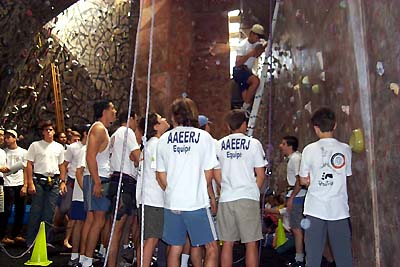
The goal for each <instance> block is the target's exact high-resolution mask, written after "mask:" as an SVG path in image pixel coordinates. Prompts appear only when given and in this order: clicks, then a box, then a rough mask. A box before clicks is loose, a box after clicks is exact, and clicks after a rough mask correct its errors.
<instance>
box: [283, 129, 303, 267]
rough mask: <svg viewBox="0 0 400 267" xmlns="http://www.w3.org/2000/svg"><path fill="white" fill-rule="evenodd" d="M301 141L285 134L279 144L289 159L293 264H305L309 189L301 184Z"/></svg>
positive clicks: (289, 201) (288, 194) (288, 200)
mask: <svg viewBox="0 0 400 267" xmlns="http://www.w3.org/2000/svg"><path fill="white" fill-rule="evenodd" d="M298 146H299V141H298V140H297V138H296V137H295V136H290V135H288V136H285V137H283V138H282V142H281V144H280V145H279V149H280V150H281V152H282V154H283V155H284V156H285V157H286V158H287V159H288V162H287V176H286V179H287V182H288V185H289V188H288V191H289V192H288V193H287V195H286V197H287V200H286V208H287V211H288V213H289V222H290V228H291V230H292V232H293V235H294V240H295V246H296V256H295V263H294V265H293V266H296V267H297V266H304V245H303V242H304V238H303V230H302V229H301V225H300V223H301V220H302V219H303V206H304V197H305V195H306V193H307V190H305V189H302V188H301V185H300V176H299V171H300V161H301V153H300V152H299V151H297V147H298Z"/></svg>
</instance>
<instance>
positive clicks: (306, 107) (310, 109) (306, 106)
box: [304, 101, 312, 114]
mask: <svg viewBox="0 0 400 267" xmlns="http://www.w3.org/2000/svg"><path fill="white" fill-rule="evenodd" d="M304 109H305V110H307V111H308V112H309V113H310V114H311V113H312V108H311V101H309V102H308V103H307V104H306V105H305V106H304Z"/></svg>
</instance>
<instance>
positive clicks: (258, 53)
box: [254, 44, 265, 57]
mask: <svg viewBox="0 0 400 267" xmlns="http://www.w3.org/2000/svg"><path fill="white" fill-rule="evenodd" d="M264 51H265V47H264V46H263V45H262V44H258V45H257V46H256V47H255V48H254V57H259V56H261V54H262V53H264Z"/></svg>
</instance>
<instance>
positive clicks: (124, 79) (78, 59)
mask: <svg viewBox="0 0 400 267" xmlns="http://www.w3.org/2000/svg"><path fill="white" fill-rule="evenodd" d="M138 8H139V6H138V3H136V4H133V5H131V4H130V2H129V1H116V2H115V3H114V2H110V1H108V2H107V3H105V2H104V1H80V2H78V3H76V4H75V5H72V6H71V7H70V8H68V9H66V10H64V11H62V12H61V14H59V15H58V16H56V17H54V18H52V19H51V20H50V21H49V22H48V23H47V24H46V25H44V27H43V28H41V30H40V31H38V32H36V33H35V35H34V36H33V37H32V41H30V42H29V43H30V46H29V47H27V48H23V49H22V50H21V52H20V54H21V58H23V59H24V61H23V62H22V63H20V64H19V65H18V64H16V65H17V67H15V68H14V69H12V71H11V74H10V76H12V77H11V79H10V81H9V84H8V85H4V87H5V88H7V91H8V94H6V95H5V99H4V104H3V105H2V109H1V113H0V114H1V116H2V124H3V126H4V127H17V128H18V130H19V131H20V133H21V134H24V135H26V134H28V135H33V134H34V132H32V131H28V130H27V129H31V128H35V127H36V126H37V124H38V122H39V121H40V120H41V119H54V117H55V112H54V96H53V85H52V77H51V71H50V64H51V63H54V64H55V65H56V66H57V67H58V69H59V73H60V83H61V91H62V97H63V106H64V115H65V123H66V126H67V127H72V126H74V125H77V124H82V123H90V122H92V120H93V113H92V105H93V102H94V101H95V100H97V99H101V98H109V99H110V100H112V101H113V102H114V103H115V104H116V106H117V108H118V109H120V110H121V109H126V108H127V106H128V101H127V99H128V96H129V87H130V75H131V69H132V62H133V43H134V38H132V36H134V33H135V31H136V25H137V18H138V17H137V16H138V13H137V12H138ZM12 26H13V27H18V26H17V25H14V24H13V25H12ZM42 26H43V25H42ZM17 30H18V29H17ZM16 41H19V39H16ZM2 82H3V81H2ZM32 138H33V139H34V137H31V138H30V137H29V136H28V139H32Z"/></svg>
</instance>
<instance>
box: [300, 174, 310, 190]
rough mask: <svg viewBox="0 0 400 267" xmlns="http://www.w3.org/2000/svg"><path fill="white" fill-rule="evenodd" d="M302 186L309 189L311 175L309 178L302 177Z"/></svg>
mask: <svg viewBox="0 0 400 267" xmlns="http://www.w3.org/2000/svg"><path fill="white" fill-rule="evenodd" d="M300 184H301V185H304V186H307V187H308V186H309V185H310V174H308V175H307V177H300Z"/></svg>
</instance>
